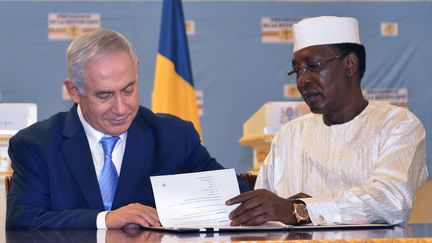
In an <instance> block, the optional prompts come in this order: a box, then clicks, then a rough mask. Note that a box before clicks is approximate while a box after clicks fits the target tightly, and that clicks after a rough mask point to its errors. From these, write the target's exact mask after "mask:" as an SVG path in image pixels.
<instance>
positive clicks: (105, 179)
mask: <svg viewBox="0 0 432 243" xmlns="http://www.w3.org/2000/svg"><path fill="white" fill-rule="evenodd" d="M118 140H119V137H117V136H114V137H107V136H104V137H103V138H102V139H101V140H100V143H101V144H102V148H103V151H104V166H103V168H102V171H101V173H100V176H99V188H100V190H101V193H102V199H103V202H104V207H105V210H111V205H112V201H113V199H114V193H115V190H116V187H117V180H118V174H117V170H116V168H115V166H114V163H113V161H112V158H111V154H112V151H113V148H114V146H115V144H116V143H117V141H118Z"/></svg>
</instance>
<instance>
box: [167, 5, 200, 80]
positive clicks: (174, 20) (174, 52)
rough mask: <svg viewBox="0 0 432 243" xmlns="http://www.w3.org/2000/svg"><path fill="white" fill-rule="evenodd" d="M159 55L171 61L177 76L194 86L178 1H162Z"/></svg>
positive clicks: (182, 18) (181, 11) (181, 12)
mask: <svg viewBox="0 0 432 243" xmlns="http://www.w3.org/2000/svg"><path fill="white" fill-rule="evenodd" d="M159 53H160V54H161V55H163V56H165V57H166V58H168V59H169V60H171V61H172V62H173V64H174V67H175V70H176V72H177V74H178V75H180V76H181V77H182V78H183V79H184V80H186V81H187V82H189V84H190V85H191V86H194V84H193V78H192V68H191V65H190V58H189V49H188V42H187V37H186V31H185V21H184V17H183V9H182V4H181V2H180V0H164V2H163V10H162V24H161V32H160V39H159Z"/></svg>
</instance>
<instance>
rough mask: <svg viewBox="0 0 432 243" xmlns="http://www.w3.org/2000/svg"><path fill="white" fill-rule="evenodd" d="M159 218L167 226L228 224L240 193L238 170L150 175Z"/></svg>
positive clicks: (197, 226) (194, 226) (199, 226)
mask: <svg viewBox="0 0 432 243" xmlns="http://www.w3.org/2000/svg"><path fill="white" fill-rule="evenodd" d="M150 180H151V183H152V188H153V194H154V197H155V202H156V209H157V212H158V215H159V220H160V222H161V224H162V225H163V226H164V227H188V228H201V227H221V226H224V227H228V226H229V225H230V219H229V217H228V215H229V213H230V212H231V211H232V210H234V209H235V208H236V207H237V206H238V205H232V206H227V205H225V201H226V200H228V199H230V198H233V197H235V196H237V195H239V194H240V190H239V186H238V182H237V178H236V174H235V171H234V169H224V170H213V171H205V172H197V173H187V174H177V175H165V176H152V177H150Z"/></svg>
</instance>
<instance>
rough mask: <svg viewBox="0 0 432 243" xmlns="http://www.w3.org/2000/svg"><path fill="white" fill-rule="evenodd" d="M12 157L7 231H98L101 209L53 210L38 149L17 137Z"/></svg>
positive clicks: (11, 152)
mask: <svg viewBox="0 0 432 243" xmlns="http://www.w3.org/2000/svg"><path fill="white" fill-rule="evenodd" d="M47 146H49V145H47ZM9 156H10V158H11V160H12V169H13V170H14V172H13V177H12V186H11V190H10V192H9V195H8V197H7V213H6V229H7V230H38V229H64V228H68V229H84V228H86V229H96V217H97V214H98V212H99V211H98V210H95V209H65V210H58V211H56V210H52V209H51V205H50V188H49V175H48V172H47V168H46V165H45V163H44V162H43V161H42V159H41V158H40V156H39V154H38V151H37V148H36V147H35V146H32V145H31V144H27V143H24V142H22V141H21V140H20V139H19V137H17V136H15V137H13V138H12V139H11V140H10V144H9Z"/></svg>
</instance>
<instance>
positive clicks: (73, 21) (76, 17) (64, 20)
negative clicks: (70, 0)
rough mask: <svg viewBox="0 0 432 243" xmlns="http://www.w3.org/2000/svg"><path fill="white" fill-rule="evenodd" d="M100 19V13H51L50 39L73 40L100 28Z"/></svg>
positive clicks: (49, 19)
mask: <svg viewBox="0 0 432 243" xmlns="http://www.w3.org/2000/svg"><path fill="white" fill-rule="evenodd" d="M100 19H101V18H100V14H98V13H49V14H48V39H49V40H72V39H74V38H75V37H77V36H78V35H80V34H84V33H88V32H90V31H92V30H95V29H98V28H100Z"/></svg>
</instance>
